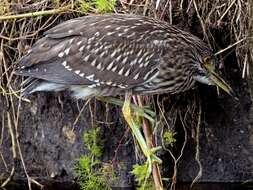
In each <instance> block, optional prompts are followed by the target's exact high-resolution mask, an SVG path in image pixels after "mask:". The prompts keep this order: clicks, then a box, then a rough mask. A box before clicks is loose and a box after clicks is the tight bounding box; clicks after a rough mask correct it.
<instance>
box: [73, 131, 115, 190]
mask: <svg viewBox="0 0 253 190" xmlns="http://www.w3.org/2000/svg"><path fill="white" fill-rule="evenodd" d="M83 143H84V145H85V148H87V150H88V152H87V154H85V155H83V156H81V157H80V158H79V160H78V163H77V164H76V165H75V167H74V173H75V175H76V177H77V179H78V182H79V184H80V186H81V189H82V190H101V189H104V190H110V189H111V188H110V184H108V181H110V180H109V179H114V178H115V177H114V174H113V171H112V170H110V169H108V167H106V166H103V164H102V162H101V161H100V157H101V156H102V152H103V146H102V143H103V141H102V140H101V134H100V128H99V127H97V128H93V129H91V130H89V131H87V132H86V133H84V134H83Z"/></svg>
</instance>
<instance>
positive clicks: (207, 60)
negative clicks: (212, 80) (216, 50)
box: [203, 56, 212, 65]
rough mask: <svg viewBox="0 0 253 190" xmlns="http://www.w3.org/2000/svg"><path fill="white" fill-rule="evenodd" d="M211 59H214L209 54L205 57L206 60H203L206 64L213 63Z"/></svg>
mask: <svg viewBox="0 0 253 190" xmlns="http://www.w3.org/2000/svg"><path fill="white" fill-rule="evenodd" d="M211 61H212V59H211V57H209V56H208V57H205V58H204V62H203V63H204V64H205V65H206V64H211Z"/></svg>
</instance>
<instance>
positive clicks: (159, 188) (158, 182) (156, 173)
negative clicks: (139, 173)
mask: <svg viewBox="0 0 253 190" xmlns="http://www.w3.org/2000/svg"><path fill="white" fill-rule="evenodd" d="M137 100H138V104H139V106H140V107H143V101H142V98H141V97H140V96H137ZM142 129H143V133H144V136H145V139H146V142H147V146H148V148H150V149H152V148H154V147H155V145H154V142H153V135H152V129H151V126H150V123H149V122H148V120H147V119H145V118H143V125H142ZM152 174H153V179H154V183H155V188H156V190H163V183H162V177H161V174H160V169H159V165H158V163H156V162H154V163H152Z"/></svg>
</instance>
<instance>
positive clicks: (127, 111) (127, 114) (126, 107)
mask: <svg viewBox="0 0 253 190" xmlns="http://www.w3.org/2000/svg"><path fill="white" fill-rule="evenodd" d="M130 102H131V95H129V94H126V98H125V102H124V104H123V107H122V112H123V115H124V118H125V120H126V121H127V123H128V125H129V127H130V128H131V130H132V133H133V135H134V137H135V138H136V140H137V142H138V144H139V146H140V147H141V150H142V152H143V154H144V155H145V156H146V158H147V162H148V168H149V169H148V171H149V174H150V173H151V171H152V163H153V162H158V163H161V162H162V161H161V159H160V158H158V157H157V156H156V155H155V152H156V151H157V150H159V149H160V147H155V148H151V149H150V148H149V147H148V146H147V144H146V141H145V139H144V137H143V135H142V133H141V131H140V129H139V126H138V124H136V122H135V121H134V118H133V116H132V115H133V114H132V111H131V106H130V105H131V104H130ZM137 114H138V110H137Z"/></svg>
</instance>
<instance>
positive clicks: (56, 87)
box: [30, 82, 66, 94]
mask: <svg viewBox="0 0 253 190" xmlns="http://www.w3.org/2000/svg"><path fill="white" fill-rule="evenodd" d="M65 88H66V85H64V84H58V83H52V82H42V83H40V84H39V85H38V86H36V87H35V88H34V89H33V90H31V92H30V94H31V93H33V92H36V91H61V90H64V89H65Z"/></svg>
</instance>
